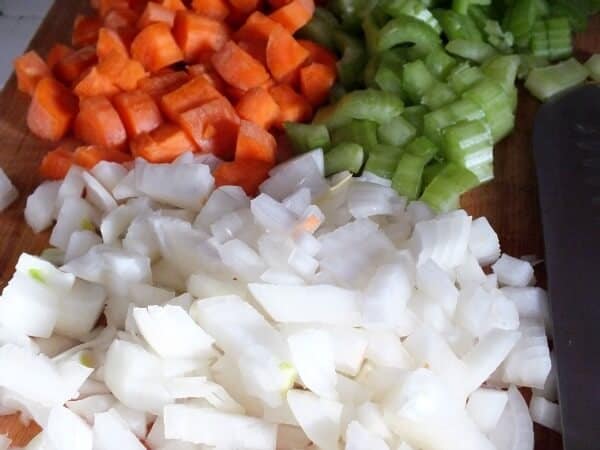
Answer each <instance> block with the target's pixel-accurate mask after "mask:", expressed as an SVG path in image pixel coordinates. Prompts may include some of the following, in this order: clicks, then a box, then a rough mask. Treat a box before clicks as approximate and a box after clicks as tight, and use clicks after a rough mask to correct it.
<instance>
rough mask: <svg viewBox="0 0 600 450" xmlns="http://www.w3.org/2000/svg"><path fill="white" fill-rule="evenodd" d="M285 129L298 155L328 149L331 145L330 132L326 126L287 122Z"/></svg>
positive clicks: (284, 125)
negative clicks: (317, 149) (318, 149)
mask: <svg viewBox="0 0 600 450" xmlns="http://www.w3.org/2000/svg"><path fill="white" fill-rule="evenodd" d="M283 127H284V129H285V133H286V135H287V137H288V140H289V141H290V144H292V147H293V148H294V150H295V151H296V153H305V152H309V151H311V150H314V149H316V148H326V147H327V146H328V145H329V142H330V138H329V131H328V130H327V127H326V126H325V125H309V124H305V123H297V122H285V123H284V124H283Z"/></svg>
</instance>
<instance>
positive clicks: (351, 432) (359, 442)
mask: <svg viewBox="0 0 600 450" xmlns="http://www.w3.org/2000/svg"><path fill="white" fill-rule="evenodd" d="M345 440H346V447H345V449H346V450H389V448H390V447H389V446H388V445H387V444H386V443H385V441H384V440H383V439H381V438H380V437H378V436H375V435H373V434H371V432H369V430H367V429H366V428H365V427H363V426H362V425H361V424H360V423H359V422H356V421H353V422H350V424H349V425H348V428H346V438H345Z"/></svg>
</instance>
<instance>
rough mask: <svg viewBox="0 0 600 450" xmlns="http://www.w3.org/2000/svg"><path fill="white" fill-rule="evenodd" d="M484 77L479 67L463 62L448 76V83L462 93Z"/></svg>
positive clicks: (455, 90) (458, 92)
mask: <svg viewBox="0 0 600 450" xmlns="http://www.w3.org/2000/svg"><path fill="white" fill-rule="evenodd" d="M483 77H484V75H483V72H482V71H481V69H480V68H479V67H476V66H470V65H468V64H467V63H465V64H461V65H460V66H459V67H457V68H456V69H455V70H453V71H452V72H451V73H450V75H449V76H448V85H449V86H450V87H451V88H452V90H453V91H454V92H456V93H457V94H459V95H460V94H462V93H463V92H465V91H466V90H467V89H469V88H470V87H471V86H473V85H474V84H475V83H477V82H478V81H479V80H482V79H483Z"/></svg>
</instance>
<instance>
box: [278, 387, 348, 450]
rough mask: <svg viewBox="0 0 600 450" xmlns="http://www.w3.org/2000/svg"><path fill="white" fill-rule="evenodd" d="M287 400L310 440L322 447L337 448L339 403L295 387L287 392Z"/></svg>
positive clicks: (339, 416)
mask: <svg viewBox="0 0 600 450" xmlns="http://www.w3.org/2000/svg"><path fill="white" fill-rule="evenodd" d="M287 402H288V404H289V405H290V408H291V410H292V413H293V414H294V417H296V419H297V420H298V423H299V424H300V427H301V428H302V430H304V432H305V433H306V435H307V436H308V438H309V439H310V440H311V441H313V442H314V443H315V444H316V445H317V446H319V447H320V448H323V449H335V448H337V442H338V439H339V436H340V431H341V430H340V420H341V417H342V407H343V405H342V404H341V403H338V402H335V401H333V400H327V399H324V398H320V397H318V396H316V395H315V394H313V393H312V392H308V391H300V390H295V389H294V390H291V391H289V392H288V394H287Z"/></svg>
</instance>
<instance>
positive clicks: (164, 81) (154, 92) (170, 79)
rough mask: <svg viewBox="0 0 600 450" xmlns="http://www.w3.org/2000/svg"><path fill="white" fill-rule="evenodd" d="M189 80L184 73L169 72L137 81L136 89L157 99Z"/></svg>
mask: <svg viewBox="0 0 600 450" xmlns="http://www.w3.org/2000/svg"><path fill="white" fill-rule="evenodd" d="M189 79H190V77H189V75H188V74H187V73H186V72H170V73H163V74H157V75H154V76H152V77H149V78H145V79H142V80H140V81H139V83H138V88H140V89H141V90H142V91H144V92H146V93H148V94H150V96H151V97H153V98H154V99H158V98H160V97H162V96H163V95H165V94H166V93H168V92H171V91H173V90H175V89H177V88H178V87H179V86H181V85H183V84H184V83H186V82H187V81H188V80H189Z"/></svg>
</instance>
